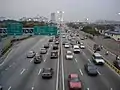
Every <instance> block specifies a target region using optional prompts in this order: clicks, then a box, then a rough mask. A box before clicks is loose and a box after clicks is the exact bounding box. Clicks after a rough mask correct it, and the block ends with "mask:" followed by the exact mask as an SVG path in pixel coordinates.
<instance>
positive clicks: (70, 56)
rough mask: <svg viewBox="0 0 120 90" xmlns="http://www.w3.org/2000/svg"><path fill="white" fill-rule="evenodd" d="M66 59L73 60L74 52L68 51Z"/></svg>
mask: <svg viewBox="0 0 120 90" xmlns="http://www.w3.org/2000/svg"><path fill="white" fill-rule="evenodd" d="M66 59H67V60H72V59H73V53H72V52H71V51H67V52H66Z"/></svg>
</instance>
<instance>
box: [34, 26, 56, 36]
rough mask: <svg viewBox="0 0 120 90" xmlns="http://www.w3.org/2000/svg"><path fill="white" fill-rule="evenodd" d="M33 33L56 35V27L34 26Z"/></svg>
mask: <svg viewBox="0 0 120 90" xmlns="http://www.w3.org/2000/svg"><path fill="white" fill-rule="evenodd" d="M33 33H34V34H35V35H57V34H58V28H57V27H55V26H35V27H34V30H33Z"/></svg>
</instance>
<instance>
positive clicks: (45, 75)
mask: <svg viewBox="0 0 120 90" xmlns="http://www.w3.org/2000/svg"><path fill="white" fill-rule="evenodd" d="M53 73H54V71H53V69H52V68H43V70H42V73H41V74H42V78H43V79H44V78H52V76H53Z"/></svg>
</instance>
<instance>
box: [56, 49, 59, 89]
mask: <svg viewBox="0 0 120 90" xmlns="http://www.w3.org/2000/svg"><path fill="white" fill-rule="evenodd" d="M58 51H60V49H59V50H58ZM58 78H59V53H58V61H57V77H56V90H58Z"/></svg>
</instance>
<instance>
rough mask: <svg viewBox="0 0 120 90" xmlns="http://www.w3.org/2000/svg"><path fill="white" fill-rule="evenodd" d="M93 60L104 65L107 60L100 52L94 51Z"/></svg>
mask: <svg viewBox="0 0 120 90" xmlns="http://www.w3.org/2000/svg"><path fill="white" fill-rule="evenodd" d="M92 59H93V62H94V63H95V64H97V65H103V64H104V63H105V61H104V60H103V58H102V56H101V55H100V54H99V53H94V54H93V55H92Z"/></svg>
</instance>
